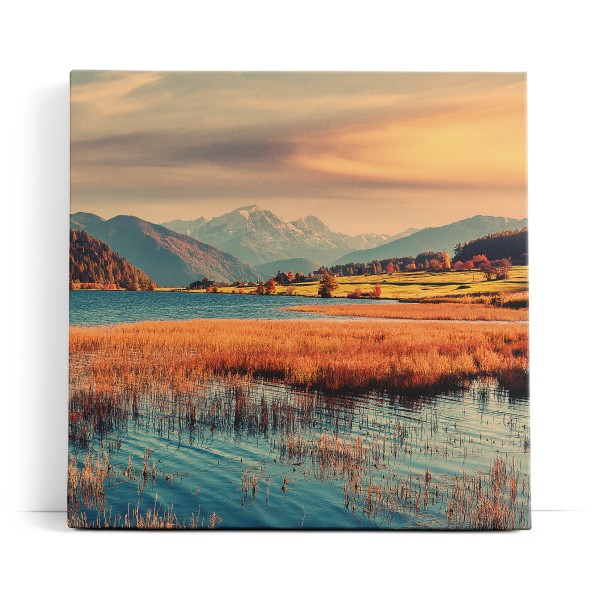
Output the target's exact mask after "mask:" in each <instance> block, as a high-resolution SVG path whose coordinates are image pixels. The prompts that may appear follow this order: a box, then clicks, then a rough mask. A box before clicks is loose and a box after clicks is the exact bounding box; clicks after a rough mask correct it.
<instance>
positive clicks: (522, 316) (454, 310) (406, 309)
mask: <svg viewBox="0 0 600 600" xmlns="http://www.w3.org/2000/svg"><path fill="white" fill-rule="evenodd" d="M285 310H289V311H292V312H307V313H318V314H324V315H329V316H335V317H366V318H375V319H416V320H431V319H436V320H438V319H439V320H444V321H456V320H459V321H526V320H527V319H528V318H529V310H528V309H526V308H521V309H512V308H502V309H499V308H496V307H491V306H484V305H481V304H450V303H444V304H402V303H397V304H387V303H386V304H364V303H360V302H356V303H355V304H322V305H318V306H292V307H290V308H286V309H285Z"/></svg>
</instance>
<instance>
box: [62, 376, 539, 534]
mask: <svg viewBox="0 0 600 600" xmlns="http://www.w3.org/2000/svg"><path fill="white" fill-rule="evenodd" d="M192 404H193V406H194V407H195V412H194V415H195V416H194V422H193V424H192V423H190V422H189V420H186V419H185V418H184V417H181V413H179V412H178V408H177V405H172V406H171V408H170V410H169V409H165V408H166V407H165V406H163V407H162V409H161V410H160V411H158V412H157V411H156V409H154V408H152V402H146V401H145V400H144V399H143V398H142V399H141V402H140V404H139V405H138V407H137V410H136V415H135V417H134V416H133V415H127V416H125V415H124V419H123V421H122V423H121V425H120V426H118V427H116V428H114V429H112V430H109V431H107V432H105V433H104V434H103V435H101V434H99V433H96V434H95V435H94V436H93V438H92V440H91V441H90V444H89V446H87V445H86V446H82V445H79V444H76V443H73V442H71V443H70V445H69V449H70V453H71V455H72V456H74V457H76V459H77V461H78V464H79V466H80V467H81V466H83V461H84V459H85V456H86V455H87V453H88V452H90V451H91V452H92V453H94V455H95V456H98V455H99V454H101V453H102V452H103V451H105V450H106V449H108V452H109V455H110V463H111V465H112V466H113V469H112V470H111V472H110V474H109V476H108V477H107V479H106V481H105V484H104V489H105V493H106V506H105V507H104V509H102V510H101V511H98V510H96V509H94V508H86V507H85V506H84V505H82V506H81V510H83V511H84V512H85V513H86V515H87V517H88V519H89V521H90V523H92V522H94V520H95V519H96V518H97V517H98V516H100V517H101V520H102V519H104V518H105V516H106V515H110V518H111V519H112V520H113V521H114V519H115V518H117V519H118V518H119V517H121V519H122V518H123V517H124V515H125V514H126V513H127V512H128V510H129V509H130V507H135V506H136V505H137V506H139V508H140V510H141V511H142V513H145V512H146V511H147V510H149V509H152V508H153V507H156V509H157V512H159V513H160V514H163V513H164V511H165V509H168V508H169V507H172V510H173V511H174V513H175V514H176V515H177V516H178V518H179V519H184V520H185V519H187V518H188V517H189V516H190V515H191V514H192V513H195V514H198V515H199V516H200V518H201V519H203V520H204V526H207V522H208V518H209V515H211V514H212V513H217V515H219V517H220V518H221V519H222V522H221V523H220V525H219V527H221V528H233V529H237V528H307V529H311V528H315V529H320V528H333V529H346V528H361V529H362V528H367V529H371V528H386V529H387V528H391V529H396V528H400V529H403V528H422V527H425V528H435V529H439V528H441V529H443V528H446V527H447V526H448V521H447V518H446V514H445V511H446V507H447V505H448V501H449V497H450V494H451V493H452V492H451V490H452V486H453V484H454V478H455V477H456V476H461V475H462V474H463V472H466V473H469V474H477V473H486V472H487V471H488V470H489V467H490V464H491V461H492V460H493V459H494V458H496V457H500V458H502V459H504V460H505V461H506V462H507V464H509V465H516V467H517V468H518V470H519V471H520V474H521V478H520V482H521V485H520V486H519V492H520V493H519V504H520V506H523V507H526V508H527V510H528V505H529V485H528V483H529V480H528V477H529V452H528V449H527V445H528V443H529V442H528V440H529V406H528V402H526V401H514V400H511V399H510V398H509V397H508V395H507V394H506V393H505V392H503V391H502V390H501V389H499V388H498V387H497V386H496V385H495V384H493V383H489V382H486V383H482V384H478V383H475V384H473V386H472V387H471V388H470V389H468V390H465V391H463V392H461V393H457V394H443V395H438V396H435V397H432V398H421V399H418V400H415V399H412V400H406V401H403V400H402V399H392V398H388V399H386V398H383V397H377V396H362V397H361V396H354V397H349V396H339V397H331V396H323V395H320V394H315V393H306V392H299V391H295V390H292V389H290V388H288V387H286V386H284V385H276V384H270V383H266V382H252V383H250V382H248V383H246V384H244V385H242V386H241V387H237V388H236V389H232V388H231V387H230V386H229V384H227V383H225V382H223V381H219V380H215V381H212V382H210V383H207V385H206V386H199V387H198V390H197V394H196V395H195V397H194V398H193V399H192ZM274 404H279V406H280V407H281V408H282V410H283V412H282V413H281V412H280V413H279V415H280V416H279V418H275V413H274V412H273V411H272V407H273V405H274ZM265 409H266V412H265ZM171 412H172V414H173V415H178V417H176V418H171V415H170V413H171ZM80 425H81V423H80ZM324 433H329V434H331V435H334V436H336V437H339V438H342V439H343V440H345V441H351V442H352V441H354V440H356V438H357V437H359V436H360V438H361V439H362V440H363V444H364V447H365V448H369V449H371V451H370V452H368V460H367V464H365V465H364V471H361V469H360V467H357V470H358V471H359V472H360V473H359V479H360V483H359V489H358V491H357V492H356V493H352V494H351V495H350V498H348V502H346V500H345V489H346V488H345V484H346V485H347V484H348V477H349V475H348V473H342V472H341V471H340V470H339V469H332V468H328V467H327V466H323V464H322V463H321V462H319V460H318V440H319V438H320V437H321V436H322V435H323V434H324ZM288 436H292V437H293V438H295V439H300V440H302V443H303V445H304V446H305V447H306V448H308V449H309V450H308V451H307V452H306V453H305V454H302V455H301V456H297V455H294V456H292V457H290V456H289V455H288V453H287V451H286V449H285V443H286V440H287V439H288ZM102 444H103V445H102ZM374 448H378V449H379V450H378V451H376V452H375V451H373V449H374ZM146 449H151V451H152V454H151V460H150V463H149V464H150V465H152V464H154V465H155V468H156V471H157V473H156V477H155V478H151V477H148V478H147V479H144V478H143V477H142V475H141V469H142V465H143V462H144V452H145V451H146ZM129 460H131V464H132V466H133V468H134V469H135V474H134V475H133V476H132V477H130V478H127V477H125V476H124V472H125V469H126V468H127V465H128V461H129ZM426 471H428V472H429V473H430V475H431V482H430V484H429V486H428V487H429V491H430V499H429V502H428V504H427V505H426V506H425V505H422V504H421V505H420V506H419V508H418V509H417V508H415V503H414V500H408V501H404V502H399V503H397V504H395V505H394V506H392V507H390V506H386V505H383V506H380V507H379V509H375V510H369V509H368V504H366V503H365V496H366V493H367V492H366V490H367V489H368V487H369V486H370V485H373V486H383V488H384V489H388V487H389V486H392V487H393V486H394V485H395V484H397V483H399V482H402V483H404V485H405V486H406V487H407V488H410V489H411V490H412V492H413V494H417V493H418V492H420V491H421V489H423V490H424V488H425V486H426V484H425V481H424V475H425V472H426ZM253 475H254V476H255V478H256V488H255V490H254V491H252V489H247V488H246V489H244V479H245V478H249V477H252V476H253ZM284 481H286V482H287V489H285V490H284V489H283V485H282V484H283V482H284ZM521 486H523V487H521ZM113 521H111V523H112V522H113ZM116 525H117V526H121V522H119V521H118V522H117V523H116Z"/></svg>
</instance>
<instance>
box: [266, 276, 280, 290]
mask: <svg viewBox="0 0 600 600" xmlns="http://www.w3.org/2000/svg"><path fill="white" fill-rule="evenodd" d="M276 289H277V282H276V281H275V279H273V277H271V279H269V281H267V285H266V286H265V294H274V293H275V290H276Z"/></svg>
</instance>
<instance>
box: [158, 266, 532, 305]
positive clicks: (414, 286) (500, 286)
mask: <svg viewBox="0 0 600 600" xmlns="http://www.w3.org/2000/svg"><path fill="white" fill-rule="evenodd" d="M337 282H338V288H337V289H336V290H335V291H334V292H333V296H334V297H335V298H346V297H347V296H348V294H349V293H350V292H354V291H355V290H356V289H357V288H360V289H361V291H362V292H364V293H370V292H372V291H373V289H374V288H375V286H376V285H380V286H381V296H380V297H381V298H384V299H394V300H404V301H413V302H418V301H420V300H423V299H428V298H435V297H444V296H457V297H461V296H466V295H470V294H498V293H515V292H525V291H527V290H528V289H529V270H528V267H526V266H525V267H512V268H511V269H510V278H509V279H507V280H501V281H486V279H485V277H484V275H483V273H482V272H480V271H476V270H473V271H449V272H447V273H430V272H425V271H419V272H417V273H393V274H392V275H388V274H381V275H368V276H365V275H356V276H353V277H338V278H337ZM169 289H170V288H160V290H159V291H169ZM255 290H256V287H245V288H238V287H235V286H227V287H222V288H219V290H218V291H219V292H222V293H226V294H232V293H244V294H248V293H251V292H254V291H255ZM318 290H319V283H318V282H316V281H314V282H308V283H297V284H291V285H285V286H281V285H278V286H277V289H276V291H275V293H276V294H291V295H296V296H312V297H316V296H317V295H318ZM194 293H206V292H204V290H201V291H198V292H194Z"/></svg>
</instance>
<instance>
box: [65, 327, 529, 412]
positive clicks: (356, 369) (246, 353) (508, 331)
mask: <svg viewBox="0 0 600 600" xmlns="http://www.w3.org/2000/svg"><path fill="white" fill-rule="evenodd" d="M391 325H392V326H391ZM69 347H70V357H71V368H70V377H71V384H72V385H73V384H75V382H77V381H78V382H80V383H79V384H78V385H81V382H82V381H85V382H86V383H85V385H84V387H83V389H85V390H86V392H85V394H86V395H89V396H90V397H92V396H94V397H95V396H96V395H100V396H102V397H103V398H106V399H110V402H113V401H116V402H119V398H120V397H121V396H122V395H124V396H125V397H128V396H130V392H131V390H146V391H147V392H149V393H151V394H152V395H153V396H154V395H155V396H157V397H158V396H160V397H172V398H175V397H177V396H178V395H180V394H186V393H193V391H194V388H195V386H196V385H197V383H198V381H202V380H206V379H207V378H211V377H214V376H226V377H239V376H242V377H259V378H267V379H272V380H275V381H280V382H282V383H286V384H289V385H294V386H300V387H302V388H310V389H319V390H324V391H343V390H351V391H388V392H403V393H406V392H410V391H411V390H415V391H418V390H436V389H439V388H448V389H451V388H452V387H453V386H460V385H462V384H463V383H465V382H466V381H468V380H470V379H474V378H477V377H486V376H487V377H495V378H497V379H498V380H499V381H500V383H501V384H502V385H503V386H505V387H506V388H507V389H510V390H513V391H515V392H524V391H525V389H526V386H527V374H528V355H529V345H528V328H527V327H526V326H524V325H520V324H493V323H489V324H488V323H452V322H450V321H449V322H448V323H438V324H436V325H435V327H432V326H431V324H429V323H427V322H422V321H421V322H419V321H398V322H396V323H393V324H390V323H389V322H377V321H356V322H353V323H352V326H351V327H349V326H348V323H347V322H339V321H333V322H332V321H252V320H227V319H219V320H210V319H206V320H203V319H199V320H196V321H185V322H177V321H166V322H143V323H135V324H122V325H115V326H101V327H100V326H99V327H71V328H70V339H69ZM124 365H126V368H124Z"/></svg>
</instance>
